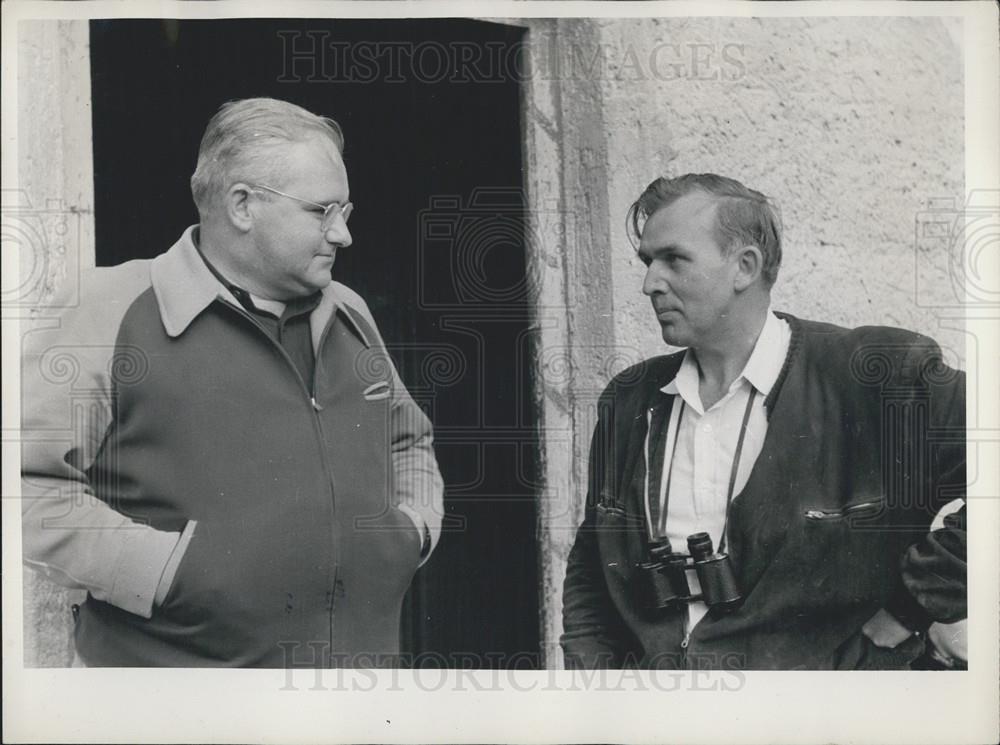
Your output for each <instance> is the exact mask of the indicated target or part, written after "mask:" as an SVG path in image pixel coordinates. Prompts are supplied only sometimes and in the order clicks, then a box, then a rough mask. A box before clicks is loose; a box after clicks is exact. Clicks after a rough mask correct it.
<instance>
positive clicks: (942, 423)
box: [890, 337, 967, 630]
mask: <svg viewBox="0 0 1000 745" xmlns="http://www.w3.org/2000/svg"><path fill="white" fill-rule="evenodd" d="M911 359H913V360H915V361H914V362H913V364H914V366H915V368H916V369H917V370H918V374H919V376H920V382H921V383H922V386H923V389H924V390H926V392H927V395H928V399H927V400H928V404H929V408H928V417H929V422H928V425H929V426H928V435H929V436H928V440H929V445H930V448H931V450H930V454H931V458H930V465H931V467H930V472H929V475H928V479H927V486H926V492H925V493H926V495H927V502H928V508H929V515H928V524H929V523H930V522H931V519H933V517H934V515H935V514H936V513H937V512H938V511H939V510H940V509H941V508H942V507H944V506H945V505H946V504H948V503H949V502H953V501H954V500H956V499H960V500H962V501H963V502H964V500H965V498H966V430H965V374H964V373H963V372H961V371H958V370H953V369H951V368H950V367H948V366H946V365H945V364H944V363H943V362H942V360H941V352H940V349H939V348H938V346H937V345H936V344H935V343H934V342H932V341H931V340H929V339H926V338H924V337H921V341H920V342H918V344H916V345H915V346H914V349H913V355H912V358H911ZM900 571H901V577H902V585H903V587H904V588H905V597H898V596H897V598H895V607H890V610H892V611H893V612H894V614H895V615H897V616H899V617H900V618H901V620H903V622H904V623H905V624H906V625H907V626H908V627H910V628H913V629H916V630H924V629H926V628H927V627H928V626H929V625H930V624H931V623H932V622H935V621H937V622H943V623H952V622H955V621H959V620H961V619H964V618H965V617H966V600H967V597H966V592H967V568H966V506H965V504H963V505H962V506H961V508H960V509H959V510H958V511H957V512H954V513H952V514H949V515H948V516H947V517H946V518H945V519H944V526H943V527H942V528H940V529H938V530H931V531H930V532H928V533H927V534H926V535H925V536H924V537H923V538H922V539H921V540H919V541H917V542H916V543H914V544H912V545H911V546H910V547H909V548H908V549H907V550H906V551H905V552H904V554H903V556H902V558H901V561H900Z"/></svg>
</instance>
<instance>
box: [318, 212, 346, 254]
mask: <svg viewBox="0 0 1000 745" xmlns="http://www.w3.org/2000/svg"><path fill="white" fill-rule="evenodd" d="M323 237H324V238H325V239H326V242H327V243H332V244H333V245H335V246H337V247H338V248H347V247H348V246H350V245H351V243H352V242H353V240H352V238H351V231H350V229H349V228H348V227H347V223H346V222H344V219H343V218H342V217H338V218H337V219H336V220H334V221H333V222H332V223H330V225H328V226H327V228H326V230H324V231H323Z"/></svg>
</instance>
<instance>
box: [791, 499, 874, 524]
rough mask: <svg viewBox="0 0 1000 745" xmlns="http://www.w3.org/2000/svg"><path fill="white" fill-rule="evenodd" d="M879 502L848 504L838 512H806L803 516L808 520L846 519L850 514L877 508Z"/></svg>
mask: <svg viewBox="0 0 1000 745" xmlns="http://www.w3.org/2000/svg"><path fill="white" fill-rule="evenodd" d="M880 501H881V500H871V501H868V502H858V503H857V504H850V505H848V506H847V507H842V508H841V509H839V510H806V511H805V516H806V517H807V518H809V519H810V520H837V519H839V518H842V517H847V516H848V515H850V514H852V513H855V512H858V511H859V510H866V509H868V508H870V507H877V506H878V505H879V503H880Z"/></svg>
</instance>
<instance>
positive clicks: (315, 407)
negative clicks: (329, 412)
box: [309, 396, 323, 411]
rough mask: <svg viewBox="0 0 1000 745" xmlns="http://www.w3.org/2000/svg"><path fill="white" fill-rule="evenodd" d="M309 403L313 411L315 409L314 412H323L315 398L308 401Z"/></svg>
mask: <svg viewBox="0 0 1000 745" xmlns="http://www.w3.org/2000/svg"><path fill="white" fill-rule="evenodd" d="M309 403H311V404H312V407H313V409H315V410H316V411H323V407H322V406H320V404H319V401H317V400H316V397H315V396H313V397H312V398H310V399H309Z"/></svg>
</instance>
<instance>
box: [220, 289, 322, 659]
mask: <svg viewBox="0 0 1000 745" xmlns="http://www.w3.org/2000/svg"><path fill="white" fill-rule="evenodd" d="M221 302H222V304H223V305H224V306H226V307H227V308H230V309H231V310H233V311H234V312H235V313H236V314H237V315H239V316H242V317H243V318H246V319H247V320H248V321H250V323H252V324H253V325H254V327H255V328H256V329H257V330H258V331H260V333H261V334H263V335H264V336H265V337H266V338H267V340H268V342H270V343H271V345H272V346H273V347H274V348H275V349H277V350H278V352H279V353H280V354H281V356H282V357H284V359H285V362H287V363H288V366H289V367H291V368H292V372H293V373H294V374H295V378H296V380H298V381H299V386H300V387H301V388H302V391H303V392H304V393H305V394H306V398H307V399H309V405H310V407H311V408H312V410H313V417H312V421H313V428H314V430H315V432H316V436H317V439H318V440H319V443H320V462H321V463H322V464H323V473H324V475H325V476H326V480H327V483H329V484H330V502H331V518H332V523H333V525H334V526H335V525H336V524H337V499H336V495H335V494H334V484H333V471H332V470H331V469H330V464H329V463H328V462H327V459H326V447H325V445H326V434H325V433H324V432H323V424H322V422H321V421H320V418H319V412H321V411H322V410H323V407H322V406H321V405H320V404H319V402H318V401H317V400H316V380H317V378H318V377H319V376H318V375H317V373H318V372H319V350H321V349H322V348H323V343H324V342H325V341H326V337H327V335H328V334H329V331H330V327H331V326H332V324H330V323H328V324H327V325H326V328H324V329H323V333H322V334H320V338H319V344H318V345H317V349H316V355H315V357H316V359H315V360H314V361H313V389H312V391H310V390H309V388H308V386H306V381H304V380H303V379H302V375H301V374H300V373H299V369H298V368H297V367H296V366H295V362H293V361H292V358H291V357H290V356H289V355H288V352H286V351H285V348H284V347H282V346H281V344H279V343H278V342H277V341H276V340H275V339H274V337H272V336H271V335H270V334H269V333H268V332H267V330H266V329H265V328H264V327H263V326H262V325H261V324H260V322H258V321H257V319H256V318H254V317H253V316H252V315H251V314H249V313H247V312H246V311H245V310H244V309H243V308H241V307H237V306H235V305H233V304H231V303H229V302H228V301H226V300H222V301H221ZM334 312H336V311H334ZM310 343H311V340H310ZM331 538H334V536H331ZM331 543H332V544H333V551H334V556H333V581H332V583H331V585H330V587H329V589H328V593H329V595H328V596H329V598H330V599H329V602H328V603H327V613H328V621H329V623H328V628H329V644H330V646H329V648H328V650H327V651H328V653H329V655H330V659H331V660H332V659H333V607H334V605H335V603H336V601H337V579H338V577H339V575H340V542H339V541H337V540H331Z"/></svg>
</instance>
